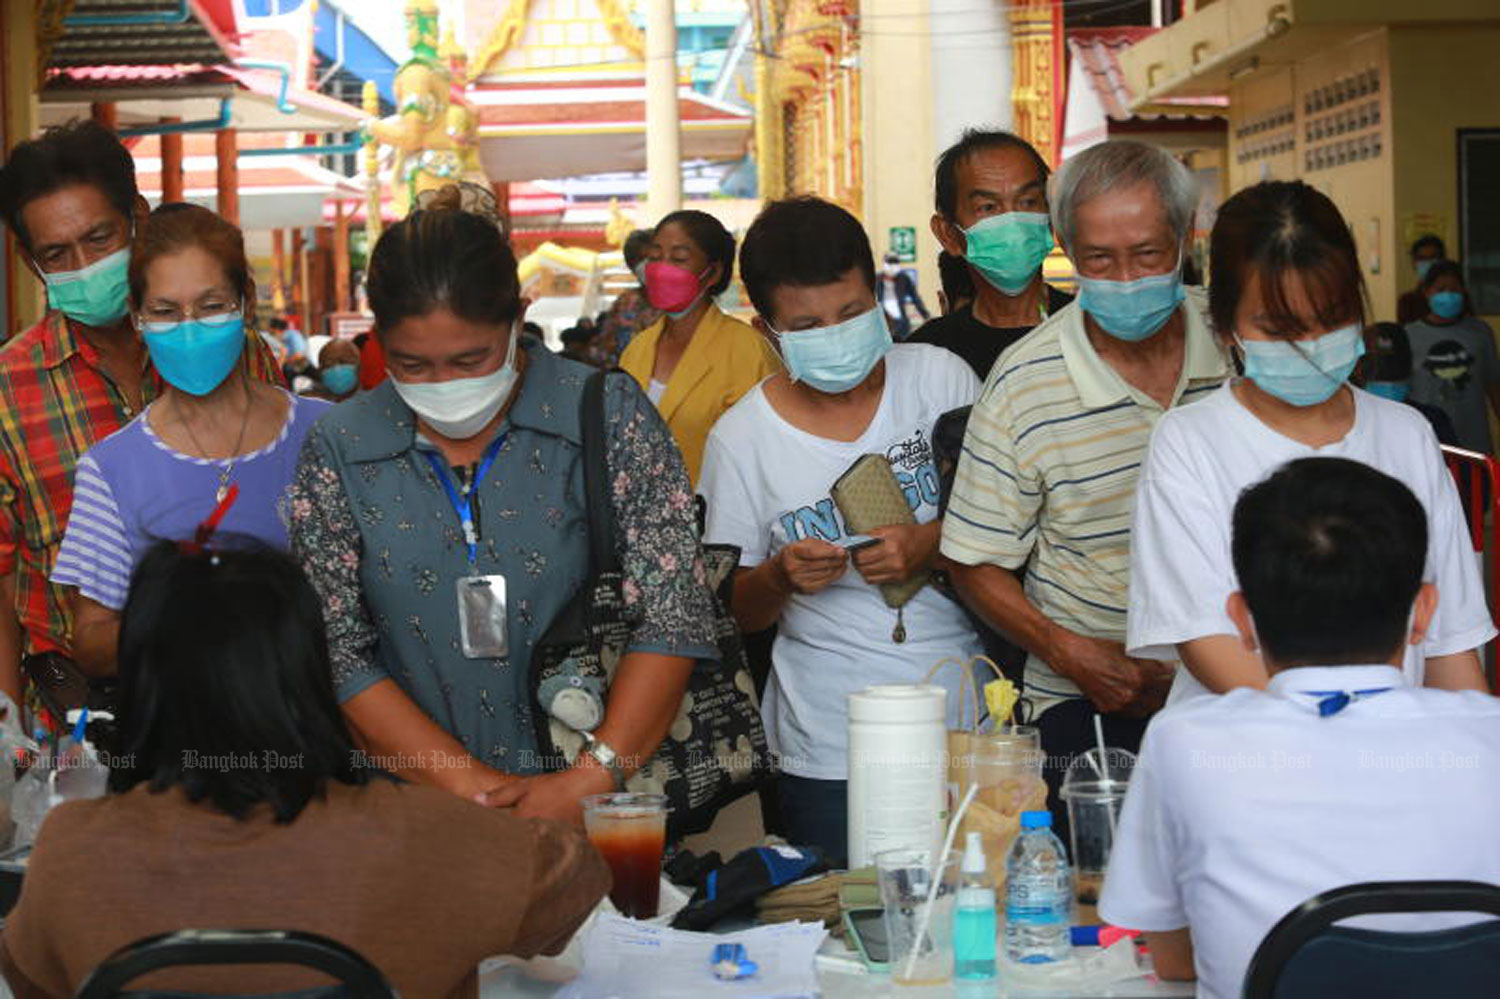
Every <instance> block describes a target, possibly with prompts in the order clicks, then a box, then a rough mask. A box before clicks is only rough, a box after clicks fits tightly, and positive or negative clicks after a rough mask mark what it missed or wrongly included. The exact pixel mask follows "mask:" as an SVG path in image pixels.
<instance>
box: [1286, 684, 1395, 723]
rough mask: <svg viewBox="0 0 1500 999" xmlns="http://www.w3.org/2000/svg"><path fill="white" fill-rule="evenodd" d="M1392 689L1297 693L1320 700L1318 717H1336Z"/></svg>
mask: <svg viewBox="0 0 1500 999" xmlns="http://www.w3.org/2000/svg"><path fill="white" fill-rule="evenodd" d="M1390 689H1391V688H1390V687H1371V688H1370V689H1369V690H1299V691H1297V693H1299V694H1303V695H1306V696H1307V697H1316V698H1318V717H1320V718H1327V717H1328V716H1329V715H1336V714H1338V713H1339V712H1340V711H1342V710H1344V709H1345V708H1347V707H1348V706H1349V705H1350V704H1352V703H1353V702H1355V701H1359V700H1363V699H1364V698H1366V697H1374V696H1375V695H1376V694H1383V693H1385V692H1386V691H1387V690H1390Z"/></svg>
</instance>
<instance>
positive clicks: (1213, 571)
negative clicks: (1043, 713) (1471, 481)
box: [1125, 383, 1495, 703]
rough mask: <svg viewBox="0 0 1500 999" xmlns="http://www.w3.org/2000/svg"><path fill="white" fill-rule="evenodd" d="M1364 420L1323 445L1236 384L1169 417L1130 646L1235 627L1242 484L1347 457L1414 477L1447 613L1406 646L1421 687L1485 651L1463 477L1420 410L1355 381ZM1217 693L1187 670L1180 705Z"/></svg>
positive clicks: (1135, 532) (1176, 687)
mask: <svg viewBox="0 0 1500 999" xmlns="http://www.w3.org/2000/svg"><path fill="white" fill-rule="evenodd" d="M1350 391H1352V392H1353V393H1354V403H1355V409H1354V426H1353V427H1352V428H1351V429H1350V430H1349V433H1348V434H1347V435H1346V436H1345V437H1344V439H1343V440H1341V441H1338V442H1336V443H1333V444H1329V445H1327V446H1325V447H1321V448H1313V447H1309V446H1307V445H1306V444H1302V443H1299V442H1297V441H1295V440H1292V439H1291V438H1290V437H1285V436H1283V435H1282V434H1280V433H1277V432H1276V431H1275V430H1272V429H1271V428H1270V427H1268V426H1266V425H1265V424H1264V423H1262V422H1261V421H1260V419H1259V418H1258V417H1256V416H1255V415H1254V414H1253V413H1251V412H1250V411H1249V410H1248V409H1246V408H1245V407H1244V406H1243V405H1242V404H1241V403H1240V401H1239V400H1238V399H1236V398H1235V396H1234V392H1233V390H1232V388H1231V386H1230V385H1229V384H1228V383H1226V384H1225V385H1224V387H1223V388H1221V389H1219V390H1218V391H1217V392H1215V393H1214V394H1213V395H1211V396H1209V397H1208V398H1206V399H1204V400H1202V401H1201V402H1198V403H1197V404H1195V405H1192V406H1188V407H1186V408H1184V409H1174V410H1172V411H1171V412H1169V413H1167V415H1165V416H1163V417H1162V418H1161V422H1160V423H1158V424H1157V425H1156V429H1155V431H1153V433H1152V434H1151V446H1150V447H1149V448H1148V450H1147V452H1146V462H1145V466H1144V467H1143V468H1142V470H1141V478H1140V484H1139V486H1138V487H1137V491H1136V501H1135V524H1134V527H1133V528H1132V534H1131V546H1130V610H1129V616H1128V618H1127V621H1126V628H1125V630H1126V640H1125V645H1126V649H1127V651H1128V652H1129V653H1130V654H1131V655H1133V656H1144V657H1146V658H1151V659H1162V660H1166V661H1172V660H1175V659H1176V658H1177V649H1176V645H1177V643H1180V642H1186V641H1189V640H1191V639H1194V638H1202V637H1204V636H1207V635H1237V634H1238V632H1237V631H1236V630H1235V627H1234V623H1233V622H1232V621H1231V620H1230V618H1229V614H1228V612H1227V611H1226V610H1225V609H1224V608H1225V603H1226V602H1227V600H1228V598H1229V595H1230V594H1231V593H1233V592H1234V591H1235V590H1237V589H1238V588H1239V586H1238V584H1237V583H1236V580H1235V576H1234V562H1233V559H1232V556H1231V552H1230V535H1231V527H1232V521H1233V516H1234V504H1235V501H1236V500H1237V499H1238V498H1239V495H1240V493H1241V492H1243V491H1244V490H1245V489H1246V488H1247V487H1249V486H1251V485H1254V484H1255V483H1257V482H1259V481H1261V480H1262V479H1264V478H1266V477H1267V476H1269V475H1270V474H1271V473H1272V472H1273V471H1275V470H1276V469H1277V468H1280V467H1281V466H1282V465H1284V464H1286V463H1287V462H1289V461H1293V460H1295V459H1297V458H1311V457H1323V458H1348V459H1350V460H1351V461H1358V462H1362V463H1363V464H1366V465H1369V466H1370V467H1372V468H1375V469H1378V470H1380V471H1382V472H1384V473H1385V474H1387V475H1389V476H1391V477H1392V478H1395V479H1397V480H1399V481H1401V482H1402V483H1404V484H1405V485H1406V487H1407V488H1408V489H1410V490H1411V491H1412V492H1413V493H1414V494H1415V495H1416V497H1417V499H1418V500H1420V501H1421V503H1422V508H1423V509H1424V510H1426V511H1427V531H1428V545H1427V569H1426V573H1425V576H1424V578H1425V579H1426V580H1427V581H1429V582H1432V583H1436V584H1437V590H1438V609H1437V614H1436V615H1434V617H1433V619H1432V625H1431V627H1430V628H1429V629H1428V632H1427V638H1426V641H1424V642H1423V643H1422V645H1421V646H1420V648H1413V647H1410V646H1408V648H1407V655H1406V669H1405V672H1406V677H1407V679H1408V681H1410V682H1411V683H1413V684H1416V685H1420V684H1421V683H1422V677H1423V673H1424V672H1425V666H1426V659H1427V658H1430V657H1433V656H1444V655H1451V654H1453V653H1456V652H1467V651H1468V650H1469V649H1473V648H1478V647H1479V646H1481V645H1483V644H1484V643H1485V642H1488V641H1489V640H1490V639H1491V638H1493V637H1495V628H1494V625H1493V624H1492V622H1491V619H1490V612H1489V607H1488V605H1487V604H1486V602H1485V596H1484V585H1483V583H1482V582H1481V581H1480V578H1479V570H1478V567H1477V565H1476V564H1475V560H1474V552H1473V548H1472V547H1471V545H1470V541H1469V532H1468V528H1467V527H1466V526H1465V524H1464V516H1463V510H1462V508H1461V507H1460V505H1459V501H1458V490H1457V488H1456V487H1455V486H1454V484H1453V477H1452V476H1451V475H1450V474H1449V472H1448V469H1447V466H1446V465H1444V463H1443V458H1442V454H1441V452H1440V451H1439V449H1438V443H1437V438H1436V437H1434V436H1433V433H1432V428H1431V426H1430V425H1429V424H1428V423H1427V420H1426V419H1425V418H1424V417H1423V416H1422V414H1421V413H1419V412H1417V411H1416V410H1415V409H1412V408H1411V407H1410V406H1407V405H1404V404H1402V403H1399V402H1392V401H1390V400H1388V399H1382V398H1380V397H1378V396H1374V395H1371V394H1369V393H1368V392H1363V391H1361V390H1359V389H1356V388H1351V389H1350ZM1205 693H1207V688H1205V687H1204V686H1203V685H1202V684H1201V683H1199V682H1198V681H1197V679H1196V678H1194V677H1193V675H1192V674H1191V673H1190V672H1189V671H1188V670H1186V669H1179V670H1178V671H1177V677H1176V680H1175V681H1174V683H1173V684H1172V693H1171V695H1170V698H1169V703H1170V702H1176V701H1179V700H1182V699H1183V698H1186V697H1192V696H1197V695H1201V694H1205Z"/></svg>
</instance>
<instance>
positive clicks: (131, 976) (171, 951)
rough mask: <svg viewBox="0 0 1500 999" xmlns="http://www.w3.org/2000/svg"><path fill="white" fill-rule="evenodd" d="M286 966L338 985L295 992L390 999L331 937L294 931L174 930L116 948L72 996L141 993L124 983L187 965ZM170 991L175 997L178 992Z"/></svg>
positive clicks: (372, 970)
mask: <svg viewBox="0 0 1500 999" xmlns="http://www.w3.org/2000/svg"><path fill="white" fill-rule="evenodd" d="M209 964H220V965H234V964H292V965H298V966H301V967H304V968H312V969H314V970H316V971H321V972H322V973H323V974H325V975H327V976H329V977H330V978H333V979H334V980H336V981H337V982H339V983H340V984H338V985H330V986H326V987H323V988H315V989H310V990H305V991H303V992H298V993H295V995H297V996H317V997H320V999H323V997H329V999H331V997H334V996H339V997H347V999H396V992H395V990H394V989H392V988H391V986H390V984H389V983H388V982H387V981H386V980H385V976H384V975H382V974H381V973H380V971H379V970H378V969H376V967H375V966H374V965H373V964H371V963H370V962H369V961H367V960H365V959H364V958H363V957H362V956H360V955H359V954H358V953H356V952H355V951H354V950H352V949H350V948H348V947H345V946H344V945H343V944H341V943H339V942H338V941H337V940H330V939H328V938H327V937H322V936H318V935H317V934H316V933H301V932H298V931H296V930H179V931H177V932H176V933H163V934H160V935H158V936H154V937H147V938H146V939H144V940H137V941H136V942H135V943H133V944H130V945H128V946H125V947H122V948H120V949H119V950H117V951H115V952H114V953H113V954H111V955H110V956H109V958H108V959H107V960H105V962H104V963H103V964H101V965H99V967H97V968H95V969H94V971H93V974H91V975H89V977H88V980H87V981H85V982H84V983H83V985H82V986H81V987H80V988H79V989H78V997H77V999H114V997H117V996H146V995H150V993H141V992H126V991H124V989H125V986H126V985H129V984H130V983H131V982H133V981H135V980H136V979H137V978H140V977H141V976H142V975H149V974H151V973H152V972H154V971H160V970H162V969H163V968H179V967H185V966H193V965H209ZM170 994H171V995H175V996H181V995H183V993H181V992H173V993H170Z"/></svg>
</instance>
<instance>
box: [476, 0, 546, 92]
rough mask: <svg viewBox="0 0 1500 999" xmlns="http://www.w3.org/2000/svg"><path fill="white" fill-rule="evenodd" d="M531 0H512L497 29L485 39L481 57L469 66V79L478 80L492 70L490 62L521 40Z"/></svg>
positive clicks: (496, 26) (480, 52)
mask: <svg viewBox="0 0 1500 999" xmlns="http://www.w3.org/2000/svg"><path fill="white" fill-rule="evenodd" d="M530 10H531V0H510V6H509V7H508V8H506V11H505V16H503V17H501V18H500V23H499V24H497V25H495V30H494V31H492V32H490V37H489V38H488V39H486V40H485V43H484V46H483V47H482V48H480V50H479V57H478V58H476V59H475V60H474V64H473V65H472V66H471V67H469V79H471V80H477V79H479V78H480V77H481V76H483V75H484V74H485V73H488V72H489V70H490V64H491V63H493V62H494V61H495V60H497V59H499V58H500V57H501V56H503V55H505V53H507V52H509V51H510V48H511V46H512V45H515V44H516V43H517V42H519V41H520V40H521V33H522V32H524V31H525V30H526V19H527V18H526V15H527V14H528V13H530Z"/></svg>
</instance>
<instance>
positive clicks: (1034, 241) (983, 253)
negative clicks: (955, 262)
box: [964, 212, 1052, 295]
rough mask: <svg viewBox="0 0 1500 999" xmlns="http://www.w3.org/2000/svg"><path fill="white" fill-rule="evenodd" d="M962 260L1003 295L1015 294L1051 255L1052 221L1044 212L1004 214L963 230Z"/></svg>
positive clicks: (1024, 287) (992, 216)
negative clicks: (964, 241)
mask: <svg viewBox="0 0 1500 999" xmlns="http://www.w3.org/2000/svg"><path fill="white" fill-rule="evenodd" d="M964 236H965V237H966V238H967V239H968V248H967V251H966V252H965V254H964V257H965V259H967V260H968V261H969V263H971V264H973V265H974V268H975V270H977V271H979V273H980V274H981V275H983V276H984V279H985V280H986V281H988V282H989V283H990V284H992V285H994V286H995V288H996V289H997V290H998V291H1000V292H1001V293H1003V294H1006V295H1019V294H1020V293H1021V292H1023V291H1025V290H1026V286H1027V285H1028V284H1030V283H1031V279H1032V278H1034V277H1036V272H1037V271H1038V270H1039V269H1040V268H1041V266H1042V261H1043V260H1046V259H1047V254H1049V253H1051V252H1052V220H1051V219H1050V218H1049V217H1048V216H1047V214H1046V213H1045V212H1005V213H1004V214H1002V215H991V216H989V217H988V218H983V219H980V220H979V221H978V222H975V223H974V224H973V225H972V226H970V227H969V228H967V229H965V230H964Z"/></svg>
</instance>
